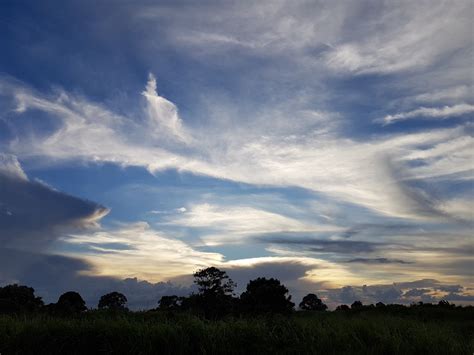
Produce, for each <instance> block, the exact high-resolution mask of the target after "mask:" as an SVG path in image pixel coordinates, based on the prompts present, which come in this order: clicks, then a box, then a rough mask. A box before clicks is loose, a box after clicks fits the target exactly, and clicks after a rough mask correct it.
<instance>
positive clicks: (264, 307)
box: [240, 277, 295, 313]
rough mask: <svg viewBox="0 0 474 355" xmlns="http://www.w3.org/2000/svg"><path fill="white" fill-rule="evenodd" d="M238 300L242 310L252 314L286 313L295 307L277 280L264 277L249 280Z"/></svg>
mask: <svg viewBox="0 0 474 355" xmlns="http://www.w3.org/2000/svg"><path fill="white" fill-rule="evenodd" d="M240 300H241V304H242V308H243V310H244V311H247V312H252V313H288V312H291V311H292V310H293V307H294V305H295V304H294V303H293V302H291V296H290V295H288V289H287V288H286V287H285V286H284V285H282V284H281V283H280V281H279V280H277V279H274V278H271V279H267V278H265V277H259V278H257V279H255V280H251V281H250V282H249V283H248V284H247V289H246V291H245V292H243V293H242V295H240Z"/></svg>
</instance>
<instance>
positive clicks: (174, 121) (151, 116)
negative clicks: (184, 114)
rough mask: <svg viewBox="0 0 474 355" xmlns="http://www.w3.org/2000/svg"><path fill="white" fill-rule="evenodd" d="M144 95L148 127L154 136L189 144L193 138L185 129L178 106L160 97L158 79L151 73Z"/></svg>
mask: <svg viewBox="0 0 474 355" xmlns="http://www.w3.org/2000/svg"><path fill="white" fill-rule="evenodd" d="M142 95H143V96H144V97H145V98H146V101H147V107H146V112H147V118H148V120H149V122H148V127H149V128H150V129H152V135H153V136H155V137H156V138H157V139H159V140H166V139H168V138H172V139H177V140H178V141H181V142H189V140H190V139H191V137H190V136H189V134H188V133H187V132H186V131H185V129H184V127H183V124H182V121H181V119H180V118H179V116H178V109H177V107H176V105H175V104H173V103H172V102H171V101H168V100H167V99H165V98H164V97H161V96H159V95H158V93H157V91H156V78H155V76H154V75H153V74H151V73H150V74H149V75H148V82H147V84H146V90H145V91H143V92H142Z"/></svg>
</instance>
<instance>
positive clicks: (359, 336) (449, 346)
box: [0, 311, 474, 355]
mask: <svg viewBox="0 0 474 355" xmlns="http://www.w3.org/2000/svg"><path fill="white" fill-rule="evenodd" d="M453 313H455V311H453ZM439 318H441V319H439ZM473 333H474V320H472V319H469V318H467V319H466V317H458V316H457V315H453V316H445V315H442V316H440V317H437V316H429V317H426V316H419V315H409V316H407V315H404V316H399V315H390V314H380V313H376V312H372V313H371V312H365V313H359V314H357V313H355V314H354V313H349V314H344V313H338V312H327V313H324V314H311V313H305V314H301V313H298V314H295V315H292V316H289V317H284V316H272V317H260V318H229V319H225V320H217V321H208V320H204V319H201V318H198V317H195V316H192V315H189V314H179V313H178V314H167V313H161V312H149V313H129V314H122V315H120V314H116V315H113V314H104V313H101V312H90V313H89V314H86V315H83V316H80V317H75V318H74V317H73V318H58V317H50V316H47V315H36V316H32V315H29V316H0V353H1V354H2V355H8V354H91V353H104V354H108V353H115V354H469V355H470V354H472V353H473V351H474V340H473V339H474V338H473Z"/></svg>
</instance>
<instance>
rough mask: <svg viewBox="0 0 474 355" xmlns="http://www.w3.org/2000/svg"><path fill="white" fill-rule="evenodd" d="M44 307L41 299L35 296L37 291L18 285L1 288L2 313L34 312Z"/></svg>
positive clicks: (0, 305) (0, 309) (0, 311)
mask: <svg viewBox="0 0 474 355" xmlns="http://www.w3.org/2000/svg"><path fill="white" fill-rule="evenodd" d="M42 306H43V301H42V300H41V297H36V296H35V290H34V289H33V288H32V287H28V286H19V285H17V284H13V285H7V286H5V287H0V313H17V312H21V311H28V312H31V311H34V310H37V309H38V308H40V307H42Z"/></svg>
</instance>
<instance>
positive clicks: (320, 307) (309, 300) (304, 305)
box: [299, 293, 328, 311]
mask: <svg viewBox="0 0 474 355" xmlns="http://www.w3.org/2000/svg"><path fill="white" fill-rule="evenodd" d="M299 307H300V309H303V310H305V311H325V310H326V309H327V308H328V306H326V305H325V304H324V303H323V301H321V300H320V299H319V298H318V296H316V295H315V294H314V293H309V294H307V295H306V296H304V297H303V300H302V301H301V303H300V304H299Z"/></svg>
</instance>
